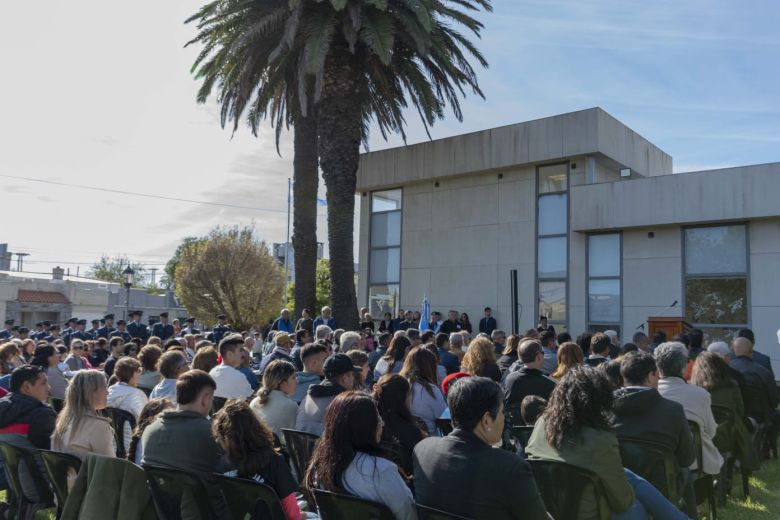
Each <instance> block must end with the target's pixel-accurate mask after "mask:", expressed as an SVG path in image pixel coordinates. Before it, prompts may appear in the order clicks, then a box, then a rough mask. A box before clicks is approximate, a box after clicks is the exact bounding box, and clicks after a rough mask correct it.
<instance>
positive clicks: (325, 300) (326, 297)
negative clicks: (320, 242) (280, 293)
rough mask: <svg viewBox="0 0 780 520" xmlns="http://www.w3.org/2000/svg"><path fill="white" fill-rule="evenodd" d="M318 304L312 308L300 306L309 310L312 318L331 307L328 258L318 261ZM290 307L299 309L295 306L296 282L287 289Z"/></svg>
mask: <svg viewBox="0 0 780 520" xmlns="http://www.w3.org/2000/svg"><path fill="white" fill-rule="evenodd" d="M316 279H317V302H316V303H315V305H314V306H312V307H303V306H300V309H301V310H303V309H309V310H310V311H311V312H312V316H316V315H317V314H319V312H320V309H322V308H323V307H324V306H326V305H330V262H328V259H327V258H320V259H319V260H318V261H317V276H316ZM287 298H288V306H290V307H292V306H295V308H296V309H297V308H299V307H298V306H297V305H295V282H293V283H291V284H290V285H289V286H288V287H287Z"/></svg>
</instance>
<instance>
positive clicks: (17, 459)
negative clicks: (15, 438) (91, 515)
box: [0, 442, 55, 519]
mask: <svg viewBox="0 0 780 520" xmlns="http://www.w3.org/2000/svg"><path fill="white" fill-rule="evenodd" d="M0 453H2V454H3V466H4V467H5V473H6V475H7V476H8V485H9V487H10V491H11V493H12V494H13V503H14V505H15V506H16V518H18V519H23V518H32V517H33V515H34V513H35V511H38V510H41V509H50V508H53V507H55V504H54V496H53V495H52V493H51V489H49V485H48V483H47V482H46V477H45V476H44V475H43V473H42V472H41V469H40V467H39V466H38V461H37V460H36V459H35V452H34V451H31V450H25V449H23V448H19V447H17V446H14V445H12V444H8V443H7V442H0ZM22 463H23V464H24V465H25V466H26V467H27V470H28V472H29V474H30V477H31V478H32V482H33V485H34V487H35V492H36V493H37V494H38V498H39V501H37V502H35V501H32V500H30V499H29V497H27V496H26V495H25V494H24V488H23V487H22V479H21V476H20V474H19V470H20V469H21V468H20V466H21V464H22Z"/></svg>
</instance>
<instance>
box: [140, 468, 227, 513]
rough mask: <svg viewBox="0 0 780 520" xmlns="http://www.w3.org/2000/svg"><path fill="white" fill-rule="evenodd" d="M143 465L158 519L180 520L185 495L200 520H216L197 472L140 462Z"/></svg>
mask: <svg viewBox="0 0 780 520" xmlns="http://www.w3.org/2000/svg"><path fill="white" fill-rule="evenodd" d="M143 468H144V473H146V482H147V484H148V485H149V491H150V492H151V494H152V500H153V501H154V507H155V509H156V510H157V515H158V516H159V517H160V520H182V505H183V504H184V500H183V497H185V496H187V497H188V498H190V499H191V501H192V504H194V507H195V508H196V509H197V510H198V512H199V513H200V518H201V519H202V520H218V518H219V517H218V515H217V512H216V509H215V508H214V505H213V504H212V503H211V500H210V499H209V492H208V489H207V488H206V485H205V484H204V483H203V481H202V480H201V479H200V478H199V477H198V476H197V475H195V474H193V473H190V472H188V471H183V470H179V469H173V468H163V467H160V466H151V465H144V466H143Z"/></svg>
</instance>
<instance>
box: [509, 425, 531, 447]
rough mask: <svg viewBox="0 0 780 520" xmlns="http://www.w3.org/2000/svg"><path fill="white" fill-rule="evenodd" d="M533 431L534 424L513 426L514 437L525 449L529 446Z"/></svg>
mask: <svg viewBox="0 0 780 520" xmlns="http://www.w3.org/2000/svg"><path fill="white" fill-rule="evenodd" d="M533 432H534V427H533V426H512V437H514V439H515V440H516V441H517V442H519V443H520V446H522V447H523V449H525V447H526V446H528V441H529V440H530V439H531V434H532V433H533Z"/></svg>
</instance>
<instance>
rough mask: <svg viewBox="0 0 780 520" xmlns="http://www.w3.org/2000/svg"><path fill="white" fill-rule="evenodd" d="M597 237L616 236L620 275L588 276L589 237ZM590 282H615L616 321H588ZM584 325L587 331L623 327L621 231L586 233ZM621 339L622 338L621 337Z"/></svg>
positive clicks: (618, 329)
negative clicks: (616, 285)
mask: <svg viewBox="0 0 780 520" xmlns="http://www.w3.org/2000/svg"><path fill="white" fill-rule="evenodd" d="M599 235H617V236H618V255H619V260H620V261H619V263H618V265H619V267H620V274H618V275H617V276H614V275H610V276H591V275H590V237H592V236H599ZM591 280H617V281H618V288H619V291H620V297H619V298H618V301H619V302H620V303H619V305H620V309H619V317H618V321H604V320H591V319H590V282H591ZM585 323H587V327H588V330H593V327H594V326H599V327H613V326H614V327H617V329H614V330H617V331H620V329H622V328H623V327H622V325H623V232H622V231H605V232H601V233H588V235H587V237H586V238H585ZM621 337H622V336H621Z"/></svg>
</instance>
